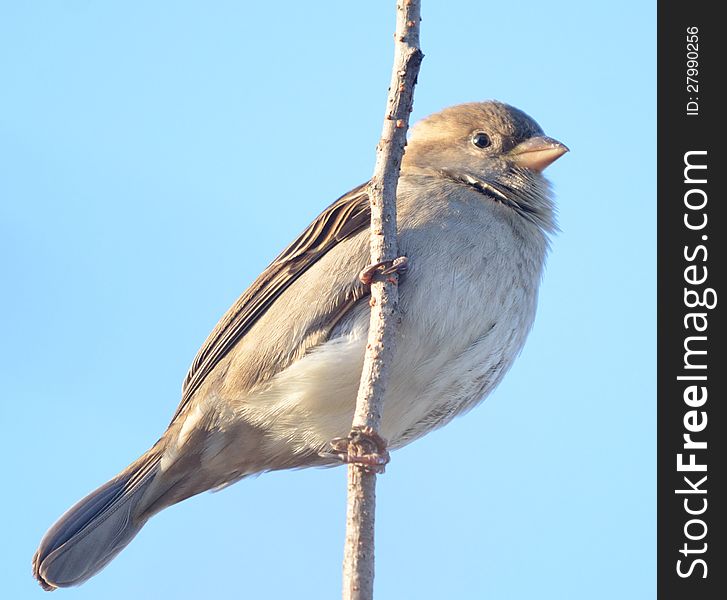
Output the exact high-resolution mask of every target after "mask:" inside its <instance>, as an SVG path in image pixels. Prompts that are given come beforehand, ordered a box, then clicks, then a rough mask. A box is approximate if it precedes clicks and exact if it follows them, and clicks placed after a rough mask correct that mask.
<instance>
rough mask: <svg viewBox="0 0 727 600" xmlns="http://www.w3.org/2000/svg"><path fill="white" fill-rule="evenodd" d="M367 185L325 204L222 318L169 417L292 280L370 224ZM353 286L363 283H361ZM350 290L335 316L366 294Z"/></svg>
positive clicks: (177, 412)
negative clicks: (313, 219) (311, 221)
mask: <svg viewBox="0 0 727 600" xmlns="http://www.w3.org/2000/svg"><path fill="white" fill-rule="evenodd" d="M367 185H368V184H363V185H360V186H358V187H357V188H354V189H353V190H351V191H350V192H349V193H348V194H345V195H344V196H341V197H340V198H339V199H338V200H336V201H335V202H334V203H333V204H331V205H330V206H329V207H328V208H326V209H325V210H324V211H323V212H322V213H321V214H320V215H319V216H318V217H317V218H316V219H315V221H313V223H311V224H310V225H309V226H308V228H307V229H306V230H305V231H304V232H303V233H302V234H301V235H300V236H298V238H297V239H296V240H295V241H294V242H293V243H292V244H290V246H288V247H287V248H286V249H285V250H284V251H283V252H282V253H281V254H280V255H279V256H278V257H277V258H276V259H275V260H274V261H273V262H272V263H271V264H270V265H269V266H268V267H267V268H266V269H265V270H264V271H263V272H262V273H261V274H260V276H259V277H258V278H257V279H256V280H255V281H254V282H253V283H252V285H251V286H250V287H249V288H248V289H247V290H246V291H245V292H244V293H243V294H242V296H240V297H239V298H238V299H237V301H236V302H235V304H233V305H232V307H231V308H230V309H229V310H228V311H227V313H226V314H225V315H224V316H223V317H222V319H221V320H220V322H219V323H218V324H217V325H216V326H215V328H214V329H213V330H212V333H210V335H209V336H208V337H207V339H206V340H205V342H204V344H203V345H202V347H201V348H200V350H199V352H198V353H197V356H196V357H195V359H194V361H193V362H192V366H191V367H190V369H189V372H188V373H187V376H186V377H185V379H184V384H183V386H182V401H181V403H180V404H179V407H178V408H177V410H176V412H175V413H174V417H172V421H174V420H175V419H176V418H177V416H178V415H179V414H180V413H181V412H182V411H183V410H184V408H185V407H186V406H187V404H188V403H189V401H190V399H191V398H192V396H193V394H194V392H195V391H196V390H197V389H198V388H199V386H200V385H201V384H202V382H203V381H204V379H205V377H207V375H209V373H210V372H211V371H212V370H213V369H214V368H215V366H216V365H217V364H218V363H219V361H220V360H222V359H223V358H224V357H225V356H226V355H227V353H228V352H230V350H232V348H233V347H234V346H235V344H237V342H238V341H239V340H240V339H241V338H242V337H243V336H244V335H245V334H246V333H247V331H249V329H250V328H251V327H252V326H253V325H254V324H255V323H256V321H257V320H258V319H259V318H260V317H261V316H262V315H263V314H264V313H265V311H266V310H267V309H268V308H269V307H270V306H271V305H272V304H273V303H274V302H275V300H276V299H278V298H279V297H280V295H281V294H282V293H283V292H284V291H285V290H286V289H287V288H288V287H289V286H290V285H291V284H292V283H293V282H295V281H296V280H297V279H298V278H299V277H300V276H301V275H302V274H303V273H304V272H305V271H306V270H307V269H309V268H310V267H311V266H312V265H313V264H315V263H316V261H318V260H319V259H320V258H321V257H322V256H324V255H325V254H326V253H327V252H328V251H329V250H331V249H332V248H334V247H335V246H336V245H337V244H339V243H340V242H341V241H343V240H345V239H347V238H349V237H351V236H353V235H355V234H356V233H358V232H359V231H361V230H362V229H364V228H366V227H367V226H368V225H369V223H370V219H371V216H370V215H371V211H370V208H369V198H368V194H367V192H366V189H367ZM357 287H361V288H363V284H360V286H357ZM366 291H367V290H366ZM351 292H352V293H350V294H345V295H344V296H343V297H342V302H341V305H340V306H339V307H338V308H337V315H333V319H334V321H335V320H338V319H340V316H341V314H342V313H343V312H345V311H346V310H347V309H348V308H350V306H352V304H353V303H355V301H357V300H359V299H360V298H361V297H362V296H363V295H364V293H365V291H364V290H363V289H355V290H351ZM329 333H330V331H329Z"/></svg>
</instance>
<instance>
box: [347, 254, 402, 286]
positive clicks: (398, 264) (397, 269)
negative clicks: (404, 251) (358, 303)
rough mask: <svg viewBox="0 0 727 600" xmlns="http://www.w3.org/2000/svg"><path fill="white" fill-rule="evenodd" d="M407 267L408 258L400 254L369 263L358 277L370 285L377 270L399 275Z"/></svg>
mask: <svg viewBox="0 0 727 600" xmlns="http://www.w3.org/2000/svg"><path fill="white" fill-rule="evenodd" d="M408 268H409V259H408V258H407V257H406V256H400V257H399V258H395V259H394V260H382V261H381V262H377V263H374V264H373V265H369V266H368V267H366V268H365V269H364V270H363V271H361V272H360V273H359V275H358V278H359V279H360V280H361V283H363V284H364V285H370V284H371V282H372V281H373V280H374V274H375V273H376V272H377V271H378V272H379V273H381V274H382V275H393V274H394V273H396V274H398V275H401V274H402V273H406V271H407V269H408Z"/></svg>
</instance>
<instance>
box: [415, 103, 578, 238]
mask: <svg viewBox="0 0 727 600" xmlns="http://www.w3.org/2000/svg"><path fill="white" fill-rule="evenodd" d="M566 152H568V148H567V147H566V146H565V145H563V144H562V143H560V142H559V141H557V140H554V139H552V138H549V137H547V136H545V135H543V130H542V129H541V128H540V126H539V125H538V124H537V123H536V122H535V121H534V120H533V119H532V118H531V117H529V116H528V115H526V114H525V113H524V112H523V111H521V110H519V109H517V108H514V107H512V106H509V105H507V104H503V103H501V102H495V101H488V102H472V103H469V104H460V105H458V106H452V107H450V108H446V109H445V110H443V111H441V112H439V113H436V114H434V115H431V116H429V117H427V118H426V119H423V120H421V121H419V122H418V123H417V124H416V125H414V127H413V128H412V131H411V136H410V139H409V142H408V145H407V149H406V153H405V155H404V160H403V163H402V169H403V171H404V173H412V174H415V173H427V172H429V173H434V174H437V175H439V176H441V175H444V176H445V177H447V178H449V179H452V180H455V181H457V182H459V183H461V184H463V185H467V186H470V187H472V188H473V189H475V190H477V191H478V192H480V193H482V194H484V195H486V196H489V197H490V198H491V199H492V200H494V201H499V202H501V203H503V204H506V205H508V206H510V207H511V208H513V209H515V210H516V211H518V212H519V213H521V214H522V215H523V216H524V217H526V218H528V219H529V220H531V221H535V222H537V223H538V224H539V225H541V226H543V227H544V228H546V229H552V225H551V224H549V222H548V221H552V218H550V213H552V204H551V202H550V197H549V193H548V188H547V183H546V182H545V179H544V178H543V177H542V174H541V173H542V171H543V169H545V168H546V167H547V166H548V165H550V164H551V163H553V162H554V161H555V160H557V159H558V158H559V157H561V156H562V155H563V154H565V153H566ZM541 213H542V214H541ZM545 213H548V214H545Z"/></svg>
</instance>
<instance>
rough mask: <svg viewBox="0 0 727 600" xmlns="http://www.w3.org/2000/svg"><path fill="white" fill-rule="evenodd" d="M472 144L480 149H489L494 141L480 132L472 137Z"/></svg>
mask: <svg viewBox="0 0 727 600" xmlns="http://www.w3.org/2000/svg"><path fill="white" fill-rule="evenodd" d="M472 143H473V144H474V145H475V146H477V147H478V148H487V147H488V146H489V145H491V144H492V140H491V139H490V136H489V135H487V134H486V133H483V132H481V131H480V132H479V133H475V134H474V135H473V136H472Z"/></svg>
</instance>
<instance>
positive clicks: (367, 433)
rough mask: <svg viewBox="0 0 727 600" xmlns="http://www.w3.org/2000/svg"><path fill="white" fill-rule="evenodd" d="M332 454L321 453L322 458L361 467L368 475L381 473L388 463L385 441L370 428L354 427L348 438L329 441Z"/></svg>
mask: <svg viewBox="0 0 727 600" xmlns="http://www.w3.org/2000/svg"><path fill="white" fill-rule="evenodd" d="M330 446H331V449H332V450H333V451H332V452H321V453H320V456H323V457H324V458H335V459H337V460H340V461H341V462H343V463H346V464H349V465H361V466H362V467H364V469H366V471H369V472H370V473H383V472H384V469H385V468H386V465H387V463H388V462H389V452H388V450H387V449H386V440H385V439H384V438H382V437H381V436H380V435H379V434H378V433H376V432H375V431H374V430H373V429H371V428H370V427H354V428H353V429H352V430H351V433H350V434H349V435H348V437H341V438H334V439H332V440H331V441H330Z"/></svg>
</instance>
